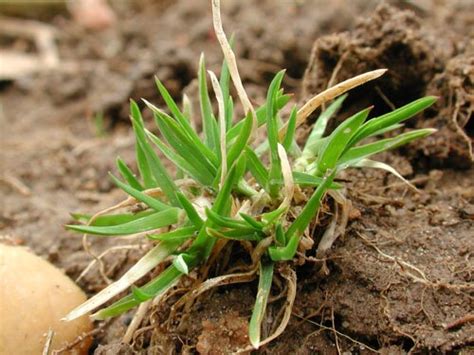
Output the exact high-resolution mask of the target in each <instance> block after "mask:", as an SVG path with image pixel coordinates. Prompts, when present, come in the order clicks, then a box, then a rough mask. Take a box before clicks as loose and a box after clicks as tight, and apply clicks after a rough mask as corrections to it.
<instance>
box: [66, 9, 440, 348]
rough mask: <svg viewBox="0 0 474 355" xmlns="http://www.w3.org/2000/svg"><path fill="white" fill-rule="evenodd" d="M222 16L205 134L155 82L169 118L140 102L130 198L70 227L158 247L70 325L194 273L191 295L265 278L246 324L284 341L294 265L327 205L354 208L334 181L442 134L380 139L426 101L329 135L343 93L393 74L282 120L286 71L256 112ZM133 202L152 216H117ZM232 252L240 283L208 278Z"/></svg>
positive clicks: (134, 111)
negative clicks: (306, 130)
mask: <svg viewBox="0 0 474 355" xmlns="http://www.w3.org/2000/svg"><path fill="white" fill-rule="evenodd" d="M213 16H214V25H215V30H216V35H217V37H218V40H219V43H220V45H221V47H222V49H223V53H224V58H225V59H224V62H223V65H222V69H221V73H220V78H217V76H216V75H215V74H214V73H212V72H208V71H206V67H205V60H204V56H202V57H201V60H200V65H199V72H198V82H199V100H200V111H201V112H200V113H201V122H202V131H201V132H198V131H196V130H195V129H194V128H193V127H194V126H195V125H194V124H193V120H194V119H195V117H192V116H191V114H190V113H191V112H192V110H190V109H189V106H188V105H187V104H186V103H187V102H188V100H186V99H185V100H183V101H184V103H185V105H184V108H180V107H179V106H178V104H177V103H176V102H175V101H174V99H173V98H172V97H171V95H170V94H169V92H168V91H167V89H166V88H165V86H164V85H163V84H162V83H161V82H160V81H159V80H158V79H156V85H157V89H158V91H159V92H160V94H161V96H162V98H163V100H164V101H165V103H166V106H167V110H166V111H165V110H164V109H161V108H158V107H156V106H155V105H153V104H151V103H149V102H148V101H146V100H144V104H145V105H146V106H147V108H148V109H149V110H150V111H151V112H152V114H153V117H154V121H155V123H156V129H157V132H158V133H153V131H152V130H149V129H147V128H146V127H145V123H144V121H143V118H142V114H141V110H140V108H139V105H138V104H137V103H136V102H134V101H131V102H130V118H131V122H132V126H133V130H134V133H135V137H136V165H137V170H138V173H137V174H135V173H134V172H133V170H132V168H131V167H129V166H128V165H127V164H126V163H125V162H124V161H123V160H120V159H118V160H117V171H118V173H119V174H120V177H117V176H115V175H111V178H112V180H113V182H114V183H115V184H116V185H117V187H118V188H120V189H122V190H123V191H124V192H125V193H126V194H128V195H129V198H128V199H127V200H126V201H124V202H123V203H121V204H119V205H117V206H114V207H112V208H109V209H107V210H106V211H102V212H100V213H98V214H96V215H95V216H92V217H91V216H85V215H75V217H76V219H78V220H79V221H81V222H85V223H84V224H74V225H69V226H67V227H68V228H69V229H71V230H74V231H77V232H80V233H85V234H94V235H97V236H99V237H100V236H102V237H115V236H124V235H142V236H145V237H146V238H148V239H149V240H150V243H151V244H152V245H153V246H152V248H151V249H150V250H149V251H148V252H147V253H146V254H145V255H144V256H143V257H142V258H141V259H140V260H139V261H138V262H137V263H136V264H135V265H134V266H133V267H132V268H131V269H130V270H129V271H128V272H126V273H125V275H123V276H122V277H121V278H120V279H119V280H118V281H116V282H114V283H112V284H110V285H109V286H107V287H106V288H105V289H104V290H102V291H101V292H99V293H98V294H96V295H95V296H93V297H92V298H90V299H89V300H88V301H86V302H85V303H84V304H83V305H81V306H79V307H78V308H77V309H75V310H73V311H72V312H71V313H70V314H69V315H68V316H67V317H66V319H67V320H71V319H74V318H77V317H79V316H81V315H84V314H86V313H88V312H91V311H94V310H96V309H98V308H100V307H101V306H103V305H104V304H105V303H107V302H109V301H110V300H112V299H113V298H114V297H115V296H117V295H119V294H120V293H122V292H123V291H125V290H130V293H129V294H128V295H127V296H125V297H123V298H121V299H119V300H116V301H115V302H113V303H112V304H110V305H108V306H106V307H104V308H101V309H99V310H98V311H97V312H96V313H94V314H93V318H95V319H105V318H109V317H114V316H117V315H119V314H121V313H124V312H127V311H128V310H130V309H132V308H134V307H136V306H138V305H139V304H140V303H142V302H145V301H147V300H151V299H155V298H157V297H159V296H160V295H163V294H164V293H166V292H167V291H168V290H170V289H171V288H172V287H174V286H175V285H177V284H178V283H179V282H180V279H181V278H182V277H183V276H185V275H189V274H191V273H193V275H194V277H195V278H196V279H198V280H201V283H200V284H198V285H197V286H196V285H195V286H194V288H193V290H190V291H193V292H194V294H199V293H201V292H200V291H199V290H201V291H203V290H207V289H209V288H210V287H216V286H218V285H220V284H228V283H230V282H242V280H248V277H247V276H248V275H253V276H255V275H259V282H258V292H257V295H256V301H255V307H254V309H253V313H252V315H251V317H250V320H249V339H250V342H251V348H258V347H259V346H261V345H262V344H266V343H268V342H269V341H270V340H272V339H274V338H275V337H276V336H278V335H279V334H281V332H282V331H283V330H284V329H285V326H286V324H287V322H288V319H289V317H290V314H291V306H292V304H293V300H294V297H295V295H296V272H295V271H294V263H293V262H292V260H294V259H295V258H296V257H297V255H298V254H299V253H303V254H304V253H305V252H307V250H309V249H311V246H312V243H313V238H312V235H311V234H310V228H309V227H310V226H313V225H316V224H317V217H318V212H319V210H320V207H321V205H322V204H323V203H324V201H325V199H326V198H327V197H326V196H327V195H329V196H332V198H334V199H335V201H336V202H337V204H340V205H344V203H345V195H344V190H343V185H342V184H341V183H339V182H337V176H338V174H339V173H340V172H341V171H343V170H344V169H348V168H361V167H368V168H380V169H385V170H387V171H389V172H390V173H394V174H396V175H397V176H398V177H401V176H400V175H399V174H398V173H397V172H396V171H395V169H393V168H392V167H390V166H389V165H387V164H384V163H382V162H377V161H374V160H372V158H373V156H374V155H375V154H377V153H380V152H384V151H387V150H390V149H395V148H398V147H400V146H402V145H404V144H407V143H409V142H412V141H414V140H416V139H420V138H423V137H426V136H428V135H430V134H432V133H433V132H434V130H433V129H418V130H411V131H406V132H404V133H399V134H395V135H393V134H392V135H391V138H383V136H382V135H383V134H384V133H386V132H388V131H394V130H397V129H400V128H401V127H402V126H403V122H404V121H405V120H407V119H409V118H410V117H412V116H414V115H416V114H417V113H419V112H420V111H422V110H424V109H425V108H427V107H429V106H430V105H431V104H433V102H434V101H435V98H434V97H424V98H421V99H418V100H416V101H414V102H411V103H409V104H407V105H405V106H403V107H401V108H398V109H396V110H394V111H391V112H389V113H387V114H384V115H382V116H378V117H372V118H369V115H370V111H371V107H369V108H367V109H364V110H362V111H360V112H358V113H356V114H354V115H353V116H351V117H349V118H347V119H346V120H344V121H343V122H342V123H341V124H340V125H338V126H337V128H336V129H334V130H333V131H332V132H331V133H328V134H327V133H326V131H327V129H326V128H327V125H328V122H329V121H330V120H331V119H332V118H333V117H335V116H336V114H337V111H338V110H339V109H340V108H341V107H342V106H343V104H344V100H345V98H346V96H347V95H346V94H344V93H345V92H346V91H348V90H350V89H351V88H353V87H356V86H359V85H361V84H363V83H364V82H367V81H369V80H374V79H376V78H377V77H379V76H380V75H382V74H383V73H384V72H385V70H376V71H373V72H369V73H365V74H362V75H360V76H357V77H355V78H352V79H349V80H347V81H345V82H343V83H340V84H338V85H336V86H334V87H332V88H330V89H328V90H327V91H325V92H323V93H321V94H319V95H317V96H315V97H314V98H313V99H311V100H310V101H308V103H307V104H306V105H304V106H303V107H301V108H300V109H297V108H296V107H293V108H292V109H291V111H290V114H289V116H288V117H284V116H285V115H283V114H282V110H283V109H284V107H285V106H286V105H288V103H289V101H290V99H291V96H290V95H288V94H286V93H284V91H283V89H282V88H281V85H282V81H283V78H284V75H285V72H284V71H280V72H278V73H277V74H276V75H275V77H274V78H273V80H272V82H271V84H270V86H269V88H268V91H267V97H266V101H265V103H264V104H263V105H261V106H260V107H257V108H254V107H253V105H252V103H251V101H250V99H249V98H248V96H247V94H246V92H245V89H244V87H243V85H242V82H241V80H240V76H239V75H238V70H237V64H236V60H235V56H234V53H233V51H232V49H231V46H230V45H229V43H228V41H227V38H226V36H225V34H224V31H223V29H222V24H221V20H220V13H219V2H218V1H216V0H214V1H213ZM208 78H209V79H210V83H211V87H212V89H213V92H214V96H215V99H216V102H217V108H218V109H217V113H216V114H215V113H214V110H213V106H212V99H211V97H210V95H209V90H208V80H207V79H208ZM231 82H232V83H233V85H234V88H235V91H236V92H237V98H238V99H239V101H240V103H241V107H242V108H243V110H244V112H245V113H246V114H245V115H244V117H237V116H236V113H235V110H234V101H235V99H236V98H235V97H233V96H232V95H231ZM331 101H332V102H331ZM329 102H331V103H330V104H329V105H328V107H327V108H326V110H324V111H322V112H321V114H320V115H319V118H318V119H317V120H316V122H315V124H314V126H313V128H312V131H311V134H310V135H309V138H308V139H307V141H306V142H305V143H304V144H303V145H302V146H300V145H299V144H298V143H297V141H296V134H295V132H296V130H297V128H298V126H299V125H301V124H302V123H303V122H304V121H305V120H306V119H307V117H308V116H309V115H310V114H312V113H313V112H314V111H315V110H316V109H317V108H318V107H320V106H321V104H323V103H329ZM257 129H259V130H258V133H257ZM262 132H265V133H262ZM260 133H262V134H264V135H265V142H264V143H263V144H260V145H257V144H256V143H255V137H256V135H257V134H260ZM158 152H159V153H158ZM162 157H164V158H165V159H167V160H168V161H169V163H171V165H172V166H173V168H171V169H167V168H166V167H165V166H169V165H170V164H165V163H164V162H163V158H162ZM296 193H298V199H296V198H295V194H296ZM136 204H140V205H142V206H144V207H145V208H144V209H142V211H141V212H138V213H134V212H126V211H125V212H121V213H116V212H117V211H118V210H119V209H123V208H127V207H130V206H133V205H136ZM335 222H337V221H335ZM334 225H335V224H334ZM333 229H334V230H336V228H333ZM334 230H333V231H332V232H331V231H330V230H329V231H327V232H328V233H325V238H323V239H324V240H325V243H324V242H323V241H321V242H320V247H321V248H324V250H328V249H329V248H330V246H331V245H332V243H333V241H334V239H335V237H334V233H335V232H334ZM328 241H329V242H328ZM229 243H234V244H241V245H243V246H244V249H245V250H247V251H248V252H249V254H250V258H249V260H251V261H252V262H251V263H250V264H249V265H246V266H245V267H243V268H242V270H241V272H240V273H233V274H228V275H221V276H217V277H215V278H210V279H207V274H208V273H207V272H206V270H208V269H209V267H211V266H212V263H215V261H216V260H217V259H218V258H219V256H220V253H221V251H222V250H223V248H224V246H225V245H228V244H229ZM316 249H317V248H316ZM162 263H165V265H167V266H166V268H165V269H164V271H163V272H161V273H160V274H159V275H158V276H157V277H155V278H154V279H152V280H151V281H150V282H148V283H147V284H145V285H143V286H141V287H136V286H135V283H136V282H137V281H139V280H140V279H141V278H142V277H143V276H144V275H146V274H147V273H149V272H150V271H152V270H153V269H155V268H156V267H157V266H158V265H159V264H162ZM239 275H247V276H239ZM277 275H281V277H283V278H284V279H285V280H286V281H287V283H288V287H287V294H286V297H287V302H285V307H286V309H285V311H284V312H283V315H282V317H281V319H280V325H279V326H278V327H277V328H276V331H275V332H274V333H273V334H271V335H268V336H267V337H266V338H265V339H262V335H261V329H262V322H263V321H264V319H265V310H266V305H267V302H268V299H269V296H270V295H271V290H272V280H273V279H274V278H275V277H276V276H277ZM232 280H233V281H232ZM185 297H186V296H185ZM189 297H191V296H189Z"/></svg>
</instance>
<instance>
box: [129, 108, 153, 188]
mask: <svg viewBox="0 0 474 355" xmlns="http://www.w3.org/2000/svg"><path fill="white" fill-rule="evenodd" d="M130 114H131V117H132V123H133V121H136V122H139V123H141V122H143V118H142V115H141V112H140V108H139V107H138V105H137V103H136V102H135V101H133V100H130ZM133 130H134V132H135V138H136V143H135V152H136V156H137V166H138V171H139V172H140V176H141V178H142V180H143V184H144V186H145V188H146V189H151V188H153V187H156V186H158V184H157V182H156V181H155V178H154V177H153V174H152V172H151V169H150V166H149V164H148V160H147V158H146V154H145V151H144V150H143V148H142V145H141V144H140V142H139V138H138V134H137V128H136V127H135V125H133Z"/></svg>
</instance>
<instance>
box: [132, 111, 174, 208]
mask: <svg viewBox="0 0 474 355" xmlns="http://www.w3.org/2000/svg"><path fill="white" fill-rule="evenodd" d="M135 105H136V104H135ZM132 123H133V127H134V130H135V134H136V137H137V140H138V145H139V146H140V147H141V149H142V151H143V153H144V154H145V158H146V160H147V162H148V167H149V171H150V172H151V173H152V175H153V177H154V179H155V181H156V183H157V184H158V186H159V187H160V188H161V189H162V190H163V192H164V194H165V195H166V196H167V197H168V199H169V201H170V202H171V204H173V205H174V206H177V205H178V200H177V198H176V194H175V192H176V191H177V190H178V188H177V187H176V185H175V184H174V182H173V180H172V179H171V177H170V176H169V175H168V172H167V171H166V169H165V167H164V166H163V164H162V163H161V160H160V158H159V157H158V155H156V153H155V151H154V150H153V149H152V148H151V146H150V144H149V143H148V141H147V139H146V133H145V127H144V125H143V119H142V117H141V115H135V113H132Z"/></svg>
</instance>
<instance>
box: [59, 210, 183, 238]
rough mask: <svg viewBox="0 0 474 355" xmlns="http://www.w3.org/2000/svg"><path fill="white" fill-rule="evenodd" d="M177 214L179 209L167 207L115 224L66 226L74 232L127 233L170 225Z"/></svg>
mask: <svg viewBox="0 0 474 355" xmlns="http://www.w3.org/2000/svg"><path fill="white" fill-rule="evenodd" d="M179 214H180V211H179V209H177V208H169V209H167V210H165V211H161V212H156V213H153V214H151V215H148V216H145V217H142V218H138V219H135V220H133V221H131V222H127V223H124V224H120V225H116V226H104V227H95V226H81V225H67V226H66V228H67V229H70V230H74V231H76V232H81V233H87V234H96V235H103V236H119V235H129V234H135V233H141V232H146V231H149V230H153V229H158V228H161V227H166V226H169V225H172V224H174V223H176V222H178V220H179Z"/></svg>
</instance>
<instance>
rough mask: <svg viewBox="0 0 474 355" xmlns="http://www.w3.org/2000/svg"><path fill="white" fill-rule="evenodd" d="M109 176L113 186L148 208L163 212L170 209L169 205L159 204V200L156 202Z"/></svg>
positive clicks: (154, 199)
mask: <svg viewBox="0 0 474 355" xmlns="http://www.w3.org/2000/svg"><path fill="white" fill-rule="evenodd" d="M109 176H110V178H111V179H112V181H113V182H114V184H115V185H117V186H118V187H119V188H120V189H122V190H123V191H125V192H126V193H127V194H129V195H130V196H132V197H133V198H135V199H137V200H138V201H140V202H143V203H144V204H146V205H147V206H148V207H150V208H153V209H154V210H156V211H164V210H167V209H169V208H170V206H169V205H167V204H165V203H163V202H161V201H160V200H157V199H156V198H153V197H151V196H148V195H147V194H146V193H144V192H142V191H138V190H135V189H134V188H133V187H131V186H129V185H127V184H124V183H123V182H122V181H120V180H119V179H117V178H116V177H115V176H113V175H112V174H110V173H109Z"/></svg>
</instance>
